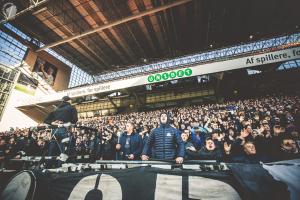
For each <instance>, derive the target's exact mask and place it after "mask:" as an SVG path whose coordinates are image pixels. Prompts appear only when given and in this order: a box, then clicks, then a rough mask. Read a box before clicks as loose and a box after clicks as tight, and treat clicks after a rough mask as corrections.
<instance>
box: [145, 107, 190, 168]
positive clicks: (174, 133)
mask: <svg viewBox="0 0 300 200" xmlns="http://www.w3.org/2000/svg"><path fill="white" fill-rule="evenodd" d="M150 149H153V151H154V152H152V154H153V155H152V158H155V159H175V160H176V163H182V162H183V158H184V155H185V149H184V144H183V141H182V139H181V137H180V132H179V130H177V129H176V128H173V127H172V126H170V116H169V115H168V114H167V113H162V114H161V115H160V127H158V128H155V129H153V130H152V131H151V133H150V135H149V139H148V141H147V143H146V144H145V146H144V150H143V153H142V160H148V159H149V155H148V153H149V152H150V151H149V150H150Z"/></svg>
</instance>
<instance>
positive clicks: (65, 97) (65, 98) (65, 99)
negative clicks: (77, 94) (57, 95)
mask: <svg viewBox="0 0 300 200" xmlns="http://www.w3.org/2000/svg"><path fill="white" fill-rule="evenodd" d="M69 100H71V98H70V97H69V96H64V97H63V98H62V101H69Z"/></svg>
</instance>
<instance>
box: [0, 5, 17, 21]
mask: <svg viewBox="0 0 300 200" xmlns="http://www.w3.org/2000/svg"><path fill="white" fill-rule="evenodd" d="M2 14H3V16H4V18H5V20H9V19H13V18H14V17H15V16H16V14H17V6H16V5H15V4H13V3H12V2H7V3H5V4H4V5H3V7H2Z"/></svg>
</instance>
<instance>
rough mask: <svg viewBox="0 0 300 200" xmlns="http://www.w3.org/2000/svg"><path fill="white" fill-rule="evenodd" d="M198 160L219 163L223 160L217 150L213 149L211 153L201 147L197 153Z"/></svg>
mask: <svg viewBox="0 0 300 200" xmlns="http://www.w3.org/2000/svg"><path fill="white" fill-rule="evenodd" d="M199 158H200V160H217V161H220V160H222V159H223V154H222V152H221V151H220V150H219V149H218V148H215V149H214V150H213V151H209V150H207V149H206V148H205V147H202V149H200V151H199Z"/></svg>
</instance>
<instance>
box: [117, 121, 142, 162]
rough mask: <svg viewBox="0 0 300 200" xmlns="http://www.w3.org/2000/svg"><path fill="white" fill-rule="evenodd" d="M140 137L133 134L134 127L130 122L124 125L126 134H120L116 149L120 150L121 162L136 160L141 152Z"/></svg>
mask: <svg viewBox="0 0 300 200" xmlns="http://www.w3.org/2000/svg"><path fill="white" fill-rule="evenodd" d="M142 146H143V140H142V137H141V136H140V135H139V134H138V133H136V132H134V125H133V123H131V122H128V123H127V124H126V132H124V133H122V135H121V136H120V139H119V142H118V144H117V145H116V149H117V150H120V154H121V159H122V160H137V159H139V158H140V155H141V152H142Z"/></svg>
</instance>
